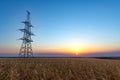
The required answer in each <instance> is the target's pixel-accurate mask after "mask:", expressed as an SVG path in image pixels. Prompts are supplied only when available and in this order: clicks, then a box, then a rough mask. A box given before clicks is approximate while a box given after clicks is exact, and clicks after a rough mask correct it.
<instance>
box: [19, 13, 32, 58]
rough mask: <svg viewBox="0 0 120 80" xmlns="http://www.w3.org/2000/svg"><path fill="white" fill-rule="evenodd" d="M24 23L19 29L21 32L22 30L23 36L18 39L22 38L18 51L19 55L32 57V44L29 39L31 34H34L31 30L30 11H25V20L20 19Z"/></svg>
mask: <svg viewBox="0 0 120 80" xmlns="http://www.w3.org/2000/svg"><path fill="white" fill-rule="evenodd" d="M22 23H24V25H25V27H24V28H23V29H19V30H20V31H21V32H23V37H22V38H20V39H19V40H22V45H21V48H20V51H19V57H33V51H32V44H31V42H33V40H32V39H31V36H33V35H34V34H33V33H32V32H31V27H33V26H32V25H31V21H30V12H29V11H27V17H26V20H25V21H22Z"/></svg>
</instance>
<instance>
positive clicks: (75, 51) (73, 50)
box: [72, 48, 80, 55]
mask: <svg viewBox="0 0 120 80" xmlns="http://www.w3.org/2000/svg"><path fill="white" fill-rule="evenodd" d="M72 52H73V53H74V54H75V55H79V54H80V49H79V48H72Z"/></svg>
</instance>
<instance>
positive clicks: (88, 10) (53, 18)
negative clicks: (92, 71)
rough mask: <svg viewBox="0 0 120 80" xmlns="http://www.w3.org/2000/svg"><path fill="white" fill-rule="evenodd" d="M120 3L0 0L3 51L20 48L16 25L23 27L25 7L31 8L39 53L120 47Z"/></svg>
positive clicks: (113, 0) (0, 49) (114, 0)
mask: <svg viewBox="0 0 120 80" xmlns="http://www.w3.org/2000/svg"><path fill="white" fill-rule="evenodd" d="M119 4H120V1H119V0H0V10H1V11H0V18H1V19H0V28H1V29H0V37H1V39H0V52H1V53H8V52H10V53H16V52H17V51H19V47H20V45H21V41H17V39H18V38H20V37H22V33H21V32H19V31H17V29H19V28H24V25H23V24H22V23H21V21H23V20H25V18H26V10H29V11H30V12H31V21H32V24H33V25H34V28H33V29H32V31H33V32H34V34H35V36H34V37H33V40H34V42H33V50H34V52H36V53H39V52H41V51H44V52H50V51H52V52H54V51H56V50H58V51H59V50H63V49H67V50H68V49H71V48H78V50H79V49H80V50H81V51H82V50H83V49H84V50H85V49H86V51H87V50H88V51H87V52H89V50H90V49H92V51H94V48H95V49H97V50H98V51H112V50H113V51H120V36H119V34H120V5H119ZM90 51H91V50H90ZM78 52H79V51H78Z"/></svg>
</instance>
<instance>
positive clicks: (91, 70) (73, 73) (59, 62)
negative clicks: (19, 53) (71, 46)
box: [0, 58, 120, 80]
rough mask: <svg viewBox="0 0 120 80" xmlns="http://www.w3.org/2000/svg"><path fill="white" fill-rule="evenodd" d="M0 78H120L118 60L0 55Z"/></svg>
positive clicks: (17, 79)
mask: <svg viewBox="0 0 120 80" xmlns="http://www.w3.org/2000/svg"><path fill="white" fill-rule="evenodd" d="M0 80H120V60H105V59H92V58H0Z"/></svg>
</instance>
